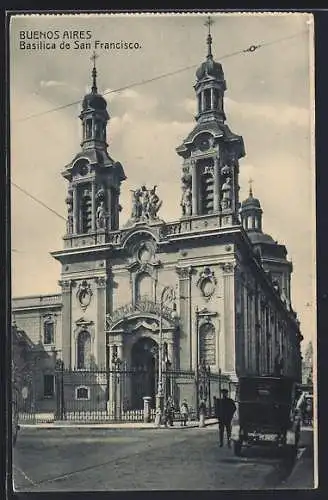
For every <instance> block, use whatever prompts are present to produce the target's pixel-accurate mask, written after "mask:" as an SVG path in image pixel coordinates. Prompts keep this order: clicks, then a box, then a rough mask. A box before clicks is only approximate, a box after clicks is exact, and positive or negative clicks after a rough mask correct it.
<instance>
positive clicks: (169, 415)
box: [164, 396, 174, 427]
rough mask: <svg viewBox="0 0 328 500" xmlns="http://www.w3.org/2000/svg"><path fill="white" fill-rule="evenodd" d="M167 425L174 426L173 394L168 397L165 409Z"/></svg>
mask: <svg viewBox="0 0 328 500" xmlns="http://www.w3.org/2000/svg"><path fill="white" fill-rule="evenodd" d="M164 418H165V426H166V427H167V425H169V426H170V427H173V419H174V404H173V399H172V397H171V396H169V397H168V398H167V401H166V405H165V409H164Z"/></svg>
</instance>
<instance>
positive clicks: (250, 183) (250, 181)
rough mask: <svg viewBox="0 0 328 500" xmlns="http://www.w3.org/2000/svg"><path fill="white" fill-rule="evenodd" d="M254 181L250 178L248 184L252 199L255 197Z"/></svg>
mask: <svg viewBox="0 0 328 500" xmlns="http://www.w3.org/2000/svg"><path fill="white" fill-rule="evenodd" d="M253 182H254V181H253V179H252V178H251V177H250V178H249V181H248V184H249V196H250V197H251V198H252V197H253Z"/></svg>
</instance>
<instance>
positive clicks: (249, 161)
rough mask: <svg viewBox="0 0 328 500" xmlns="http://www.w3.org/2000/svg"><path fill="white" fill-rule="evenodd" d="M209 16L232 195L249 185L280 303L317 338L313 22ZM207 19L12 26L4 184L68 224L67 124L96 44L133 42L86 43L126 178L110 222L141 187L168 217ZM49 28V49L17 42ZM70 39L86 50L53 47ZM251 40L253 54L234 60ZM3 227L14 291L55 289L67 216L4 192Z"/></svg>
mask: <svg viewBox="0 0 328 500" xmlns="http://www.w3.org/2000/svg"><path fill="white" fill-rule="evenodd" d="M212 19H213V20H214V24H213V26H212V37H213V46H212V49H213V54H214V57H215V59H216V60H218V61H220V62H221V63H222V65H223V70H224V73H225V78H226V81H227V91H226V93H225V111H226V115H227V124H228V125H229V127H230V128H231V129H232V131H233V132H235V133H237V134H239V135H242V136H243V138H244V142H245V149H246V157H245V158H243V159H242V160H241V161H240V177H239V184H240V199H241V200H243V199H244V198H246V197H247V196H248V189H249V182H248V181H249V179H250V178H252V179H253V192H254V196H256V197H258V198H259V199H260V201H261V205H262V209H263V230H264V231H265V232H266V233H269V234H270V235H271V236H272V237H273V238H274V239H275V240H278V241H279V242H280V243H283V244H285V245H286V246H287V250H288V257H289V259H290V260H292V262H293V267H294V272H293V277H292V304H293V307H294V309H295V310H296V311H297V313H298V316H299V319H300V322H301V330H302V334H303V335H304V337H305V342H304V344H305V343H306V342H307V341H308V340H310V339H313V338H314V336H315V331H316V309H315V307H316V296H315V287H316V282H315V279H316V276H315V272H316V267H315V251H316V249H315V237H316V235H315V159H314V139H313V137H314V94H313V87H314V75H313V62H312V61H313V37H314V35H313V19H312V16H311V15H309V14H301V13H289V14H286V13H285V14H281V15H276V14H274V15H270V14H259V13H257V14H255V13H252V14H240V13H239V14H238V13H233V14H231V13H230V14H228V13H218V12H217V13H212ZM205 20H206V14H202V15H199V14H182V15H181V14H180V15H172V14H171V15H167V14H166V15H159V14H148V15H145V14H142V15H140V14H137V15H136V14H135V15H126V14H120V15H118V14H115V15H113V14H109V15H103V14H101V15H99V14H98V15H96V14H94V15H81V14H78V15H70V16H58V15H57V16H55V15H46V16H45V15H34V16H33V15H25V16H15V17H12V19H11V29H10V89H11V95H10V108H11V109H10V123H11V148H10V149H11V180H12V182H13V183H15V184H17V185H19V186H20V187H21V188H23V189H24V190H26V191H28V192H29V193H30V194H32V195H33V196H35V197H36V198H38V199H40V200H41V201H42V202H44V203H46V204H47V205H48V206H49V207H51V208H52V209H53V210H55V211H56V212H57V213H58V214H60V215H62V216H63V217H66V205H65V198H66V194H67V181H65V179H63V177H62V176H61V172H62V170H63V169H64V166H65V165H66V164H67V163H69V162H70V161H71V160H72V159H73V157H74V156H75V154H76V153H77V152H78V151H79V150H80V141H81V122H80V120H79V118H78V115H79V112H80V109H81V101H82V99H83V96H84V94H85V93H86V92H88V91H89V90H90V86H91V68H92V63H91V60H90V56H91V54H92V50H93V48H94V44H95V42H96V40H99V41H101V42H103V43H105V42H120V41H126V42H133V43H135V42H137V44H139V48H137V49H112V50H108V49H106V48H105V47H103V48H101V47H99V46H98V48H97V55H98V56H99V57H98V58H97V70H98V90H99V91H100V92H109V93H108V94H106V100H107V102H108V109H109V114H110V116H111V119H110V122H109V125H108V129H107V137H108V142H109V154H110V155H111V156H112V157H113V158H114V159H115V160H117V161H120V162H121V163H122V164H123V166H124V170H125V173H126V175H127V180H126V181H125V182H124V183H123V184H122V191H121V205H122V206H123V211H122V213H121V224H124V222H125V221H126V220H127V219H128V218H129V216H130V212H131V193H130V190H131V189H135V188H136V187H139V186H140V185H142V184H143V183H146V184H147V185H148V186H153V185H154V184H156V185H157V186H158V188H157V192H158V195H159V196H160V198H161V199H162V200H163V205H162V208H161V210H160V214H159V215H160V217H161V218H163V219H164V220H166V221H168V220H172V219H173V220H174V219H178V218H179V217H180V215H181V214H180V210H181V207H180V196H181V186H180V178H181V168H182V163H181V159H180V157H179V156H178V155H177V153H176V151H175V148H176V147H177V146H179V145H180V144H181V142H182V140H183V139H184V138H185V137H186V136H187V135H188V133H189V132H190V131H191V130H192V128H193V126H194V115H195V111H196V101H195V93H194V89H193V85H194V84H195V70H196V68H197V66H198V65H200V64H201V62H203V60H204V59H205V55H206V35H207V28H206V27H205V26H204V22H205ZM55 30H58V31H59V36H60V38H59V40H56V41H55V43H56V48H55V49H48V50H46V49H45V50H43V49H35V50H28V49H23V48H22V47H21V46H20V41H21V39H22V38H21V37H22V36H23V34H22V33H21V32H25V34H26V32H27V31H28V33H29V34H30V33H32V32H38V31H42V32H47V33H48V36H51V34H49V33H50V32H54V31H55ZM74 30H75V31H76V30H78V31H79V32H80V31H83V32H85V31H90V32H91V39H90V42H91V44H92V49H91V50H90V49H86V48H83V47H82V46H79V48H74V42H73V41H72V40H65V41H66V42H69V43H70V48H65V49H61V48H60V46H59V45H60V42H61V41H62V35H63V33H64V32H65V31H70V32H72V31H74ZM294 35H295V36H294ZM34 36H35V33H34ZM36 41H37V40H33V42H34V43H35V42H36ZM80 41H81V42H83V41H82V40H81V39H80ZM28 42H29V43H30V42H31V40H28ZM251 45H262V47H260V48H259V49H257V50H255V51H254V52H252V53H249V52H246V53H244V52H242V53H239V54H237V55H233V54H235V53H236V52H239V51H241V50H243V49H246V48H248V47H249V46H251ZM190 66H191V68H190ZM184 68H187V69H186V70H184V71H179V70H181V69H184ZM188 68H189V69H188ZM175 71H178V72H177V73H175V74H171V75H170V76H166V77H164V78H160V79H156V77H158V76H160V75H163V74H167V73H173V72H175ZM151 79H154V80H153V81H150V82H144V81H145V80H151ZM142 82H144V83H142ZM136 84H137V85H136ZM122 87H124V88H125V90H121V91H115V89H120V88H122ZM71 103H74V104H72V105H69V104H71ZM66 105H67V106H66ZM56 108H60V109H57V110H55V111H54V109H56ZM48 111H50V112H48ZM11 227H12V231H11V238H12V242H11V245H12V269H11V272H12V294H13V296H14V297H17V296H22V295H37V294H45V293H56V292H57V293H59V292H60V288H59V286H58V280H59V279H60V264H59V263H58V262H57V261H55V260H54V259H53V258H52V257H51V255H50V252H51V251H54V250H60V249H62V248H63V242H62V237H63V235H64V233H65V221H64V220H62V219H61V218H60V217H58V216H56V215H55V214H54V213H52V212H51V211H49V210H47V209H45V208H44V207H42V206H40V205H39V204H37V203H36V202H35V201H33V200H32V199H30V198H29V197H27V196H26V194H24V193H22V192H21V191H20V190H19V189H17V188H16V187H15V186H13V187H12V190H11Z"/></svg>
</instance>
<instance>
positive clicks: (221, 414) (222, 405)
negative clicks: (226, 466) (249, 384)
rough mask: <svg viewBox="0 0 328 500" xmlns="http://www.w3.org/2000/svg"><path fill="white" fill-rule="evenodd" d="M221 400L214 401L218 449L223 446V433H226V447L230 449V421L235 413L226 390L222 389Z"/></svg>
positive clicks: (234, 407)
mask: <svg viewBox="0 0 328 500" xmlns="http://www.w3.org/2000/svg"><path fill="white" fill-rule="evenodd" d="M221 393H222V398H221V399H217V400H216V417H217V419H218V421H219V439H220V447H222V446H223V439H224V431H225V430H226V432H227V441H228V447H229V448H230V438H231V421H232V417H233V415H234V413H235V411H236V405H235V403H234V401H233V400H232V399H231V398H229V397H228V390H227V389H222V391H221Z"/></svg>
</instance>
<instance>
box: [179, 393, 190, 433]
mask: <svg viewBox="0 0 328 500" xmlns="http://www.w3.org/2000/svg"><path fill="white" fill-rule="evenodd" d="M180 413H181V427H182V426H183V427H186V425H187V420H188V417H189V407H188V403H187V400H186V399H184V400H183V401H182V404H181V406H180Z"/></svg>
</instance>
